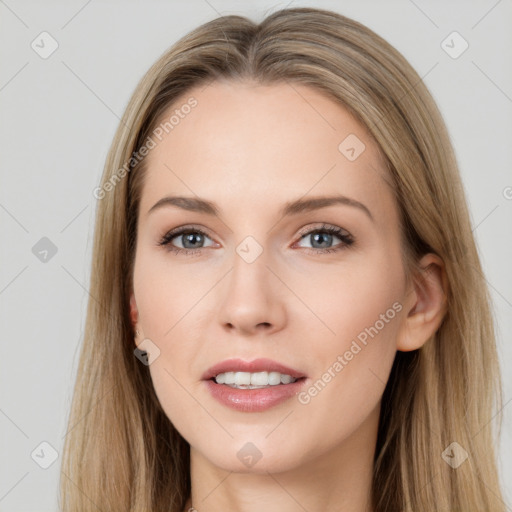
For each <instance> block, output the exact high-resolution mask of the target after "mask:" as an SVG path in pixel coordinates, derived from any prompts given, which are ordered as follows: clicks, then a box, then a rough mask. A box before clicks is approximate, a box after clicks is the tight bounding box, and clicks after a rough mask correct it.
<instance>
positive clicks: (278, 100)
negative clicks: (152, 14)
mask: <svg viewBox="0 0 512 512" xmlns="http://www.w3.org/2000/svg"><path fill="white" fill-rule="evenodd" d="M190 98H193V99H190ZM194 100H195V101H194ZM195 102H197V103H195ZM184 105H194V106H193V107H190V108H186V107H185V108H182V107H183V106H184ZM176 109H178V112H175V111H176ZM173 112H174V113H175V116H177V117H176V118H175V119H174V121H173V124H172V130H169V128H168V129H167V131H168V133H165V130H160V131H159V132H158V134H159V138H161V141H160V140H159V138H158V137H153V139H154V141H155V142H156V146H155V147H154V148H153V149H151V150H150V152H149V154H148V156H147V164H148V170H147V176H146V181H145V182H144V187H143V190H142V197H141V202H140V210H139V218H138V239H137V248H136V257H135V267H134V281H133V285H134V294H133V296H132V313H133V314H134V318H136V319H137V322H138V323H137V327H138V328H139V330H141V331H142V333H143V337H144V338H146V339H149V340H150V342H151V343H150V344H149V345H148V344H147V343H148V342H147V341H146V342H145V343H146V345H145V346H144V347H145V348H147V350H148V352H149V354H150V360H152V359H154V360H153V362H151V364H150V365H149V369H150V373H151V378H152V381H153V384H154V388H155V391H156V394H157V396H158V398H159V400H160V403H161V405H162V407H163V409H164V411H165V412H166V414H167V416H168V417H169V419H170V420H171V422H172V423H173V424H174V426H175V427H176V429H177V430H178V431H179V432H180V433H181V435H182V436H183V437H184V438H185V439H186V440H187V441H188V442H189V443H190V445H191V447H192V449H193V450H194V453H195V454H196V456H197V457H200V458H201V459H203V460H204V461H206V462H207V463H209V464H212V465H214V466H216V467H220V468H223V469H225V470H229V471H237V472H244V471H245V472H250V471H252V472H265V471H269V472H279V471H286V470H291V469H293V468H298V467H299V466H301V465H303V464H306V463H308V464H310V465H312V464H313V463H315V461H316V462H318V461H320V460H324V458H325V457H330V456H333V457H334V456H336V457H338V458H339V457H340V456H342V455H345V456H349V455H348V454H349V453H351V450H352V451H353V452H354V453H353V455H354V456H355V457H356V453H355V450H357V449H358V447H359V448H360V447H364V446H367V445H368V443H374V442H375V436H376V429H377V425H378V414H379V408H380V399H381V396H382V393H383V390H384V387H385V383H386V381H387V379H388V376H389V373H390V369H391V366H392V362H393V359H394V356H395V352H396V350H397V340H398V339H399V338H400V336H401V333H402V330H403V325H404V321H405V316H406V311H407V309H408V307H407V305H408V304H409V303H410V299H411V297H410V296H409V295H410V290H408V289H407V287H406V282H405V274H404V268H403V266H402V259H401V248H400V231H399V217H398V209H397V206H396V204H395V200H394V197H393V193H392V190H391V189H390V187H389V185H388V184H387V182H386V180H387V178H386V174H385V171H384V167H383V163H382V161H381V159H380V157H379V154H378V152H377V149H376V145H375V144H374V142H372V140H371V139H370V138H369V136H368V134H367V132H366V131H365V129H364V128H363V127H362V125H361V124H359V123H358V122H356V121H355V120H354V118H352V117H351V116H350V115H349V114H348V112H347V111H346V110H345V109H344V108H342V107H341V106H339V105H338V104H337V103H335V102H333V101H332V100H330V99H328V98H327V97H326V96H324V95H323V94H321V93H319V92H317V91H316V90H314V89H312V88H309V87H307V86H303V85H298V84H293V86H292V85H288V84H280V85H272V86H259V85H255V84H250V83H245V82H244V83H241V82H240V83H234V82H214V83H212V84H211V85H209V86H208V87H206V88H204V89H203V88H196V89H193V90H191V91H189V92H188V93H186V94H185V95H184V96H183V97H182V98H181V99H180V100H179V101H177V102H176V103H175V104H174V105H173V106H172V108H171V109H169V115H168V116H166V120H167V119H168V118H170V116H171V115H173ZM178 118H179V121H177V122H176V119H178ZM168 127H169V125H168ZM162 132H163V136H162ZM388 181H389V180H388ZM342 196H343V197H344V198H346V199H340V200H339V201H334V200H332V201H331V200H329V201H327V200H324V201H322V200H320V199H321V198H334V197H339V198H341V197H342ZM165 197H183V198H187V200H185V199H182V200H180V201H178V200H175V201H173V202H171V201H167V202H164V203H160V206H158V207H156V208H154V209H152V207H153V206H154V205H155V204H156V203H157V202H159V201H161V200H162V198H165ZM313 199H315V201H316V202H311V201H312V200H313ZM201 201H208V203H209V204H210V205H211V204H213V205H214V208H215V211H216V214H212V213H211V212H210V210H212V207H211V206H208V207H206V206H204V205H203V204H202V203H201ZM302 202H304V205H303V206H302V207H301V206H300V205H301V203H302ZM178 228H186V231H189V233H188V234H185V235H183V234H181V235H179V234H175V235H174V234H173V236H167V238H166V242H167V245H160V243H161V241H162V239H163V238H164V237H165V236H166V234H168V233H169V232H170V231H175V230H177V229H178ZM325 229H327V231H325ZM332 229H334V231H329V230H332ZM197 230H199V233H198V232H197ZM336 230H338V231H337V232H336ZM201 232H202V233H204V234H201ZM409 305H410V304H409ZM155 346H156V347H157V348H158V349H159V353H158V352H157V351H155ZM260 358H264V359H267V360H271V361H272V362H273V363H275V364H276V365H277V364H279V365H283V366H285V367H287V368H289V369H291V370H294V371H296V372H297V375H302V376H303V378H302V379H300V380H297V381H296V382H295V383H292V384H285V383H282V384H276V385H272V386H268V382H269V381H268V380H265V379H267V378H268V376H267V375H266V374H264V373H262V372H263V371H264V370H265V369H267V370H268V372H271V373H272V375H270V381H271V382H272V383H274V384H275V383H276V382H283V380H284V382H286V379H288V377H286V376H285V377H283V376H282V375H279V373H281V374H285V375H289V374H291V373H292V371H291V370H290V371H289V372H287V371H281V372H278V373H276V370H278V369H279V368H278V367H277V366H275V365H274V366H273V365H272V364H271V365H270V366H265V365H261V364H256V365H255V366H253V367H243V366H240V365H238V366H237V365H236V364H235V366H233V367H232V366H228V367H227V368H224V369H223V370H225V371H222V372H220V373H223V374H225V373H226V372H228V370H230V369H231V370H232V371H236V370H239V371H242V374H240V375H238V377H237V378H239V379H240V380H237V381H236V382H238V383H239V384H242V383H244V382H249V381H250V379H251V378H252V381H251V382H253V383H258V382H265V384H267V387H266V388H260V389H234V388H233V387H231V386H228V385H226V384H217V383H215V382H214V381H212V380H204V377H206V376H208V375H209V374H208V370H209V369H210V368H212V367H213V366H214V365H217V364H219V363H221V362H223V361H226V360H230V359H238V360H242V362H252V361H254V360H256V359H260ZM220 370H222V368H221V369H220ZM243 370H251V371H250V372H247V371H243ZM283 370H284V369H283ZM214 373H215V372H214ZM217 373H218V372H217ZM248 374H249V377H248ZM291 376H292V377H293V375H291ZM230 377H233V375H229V374H228V375H227V376H226V375H224V378H228V379H229V378H230ZM222 379H223V377H222V375H221V377H219V380H221V381H222ZM247 379H249V380H247ZM258 379H263V380H258ZM274 379H277V380H274ZM261 385H264V384H261ZM310 467H311V466H310Z"/></svg>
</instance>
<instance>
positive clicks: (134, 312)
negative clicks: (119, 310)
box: [130, 292, 139, 329]
mask: <svg viewBox="0 0 512 512" xmlns="http://www.w3.org/2000/svg"><path fill="white" fill-rule="evenodd" d="M130 318H131V321H132V326H133V328H134V329H135V326H136V325H137V322H138V320H139V312H138V310H137V304H136V302H135V295H134V293H133V292H132V293H131V295H130Z"/></svg>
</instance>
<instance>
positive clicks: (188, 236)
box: [158, 228, 210, 254]
mask: <svg viewBox="0 0 512 512" xmlns="http://www.w3.org/2000/svg"><path fill="white" fill-rule="evenodd" d="M175 238H178V239H179V240H181V244H182V245H183V247H181V248H180V247H176V246H174V245H172V243H171V242H172V241H173V240H174V239H175ZM205 238H210V237H209V236H208V235H207V234H206V233H205V232H204V231H202V230H200V229H198V228H178V229H176V230H173V231H169V233H167V234H165V235H164V236H163V238H162V240H160V242H159V244H158V245H161V246H165V247H167V248H168V249H169V250H171V251H173V252H176V253H181V252H185V253H189V254H192V253H193V254H195V253H196V252H197V251H199V250H200V249H203V248H204V247H196V246H197V245H199V244H201V243H204V239H205ZM185 246H188V247H185Z"/></svg>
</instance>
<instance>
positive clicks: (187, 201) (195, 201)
mask: <svg viewBox="0 0 512 512" xmlns="http://www.w3.org/2000/svg"><path fill="white" fill-rule="evenodd" d="M336 204H342V205H346V206H352V207H355V208H358V209H359V210H361V211H363V212H364V213H365V214H366V215H367V216H368V217H369V218H370V220H372V221H374V220H375V219H374V218H373V215H372V213H371V212H370V210H369V209H368V208H367V207H366V206H365V205H364V204H363V203H361V202H359V201H356V200H355V199H352V198H350V197H346V196H343V195H336V196H321V197H311V198H308V199H296V200H294V201H289V202H287V203H286V204H285V205H284V206H283V208H282V209H281V211H280V212H279V214H280V216H281V217H288V216H291V215H298V214H300V213H305V212H310V211H314V210H319V209H321V208H327V207H328V206H332V205H336ZM166 206H175V207H177V208H181V209H182V210H187V211H190V212H197V213H204V214H206V215H212V216H218V215H219V213H220V211H219V208H218V207H217V206H216V205H215V203H213V202H211V201H207V200H206V199H200V198H198V197H185V196H168V197H162V199H160V200H159V201H157V202H156V203H155V204H154V205H153V206H152V207H151V208H150V209H149V211H148V213H147V215H149V214H150V213H151V212H154V211H155V210H157V209H159V208H163V207H166Z"/></svg>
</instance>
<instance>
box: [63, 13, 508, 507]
mask: <svg viewBox="0 0 512 512" xmlns="http://www.w3.org/2000/svg"><path fill="white" fill-rule="evenodd" d="M219 78H223V79H231V80H244V79H248V80H254V81H256V82H257V83H261V84H272V83H278V82H282V81H286V82H288V83H291V84H292V83H301V84H306V85H309V86H311V87H313V88H316V89H317V90H319V91H321V92H323V93H325V94H326V95H328V96H329V97H330V98H332V99H333V100H334V101H337V102H339V103H340V104H342V105H343V106H345V107H346V108H347V109H348V110H349V111H350V112H351V113H352V114H353V115H354V116H355V117H356V118H357V119H358V120H359V121H360V122H362V123H363V124H364V125H366V127H367V128H368V130H369V132H370V133H371V136H372V137H373V138H374V139H375V141H376V142H377V144H378V146H379V147H380V149H381V150H382V153H383V155H384V156H385V162H386V165H387V168H388V174H389V177H390V178H389V179H390V182H391V183H392V185H393V188H394V191H395V194H396V200H397V204H398V206H399V209H400V213H401V230H402V234H403V240H404V261H406V262H407V269H408V272H409V271H410V272H411V275H412V272H413V271H414V269H415V262H417V261H418V259H419V257H420V256H421V255H422V254H424V253H426V252H434V253H436V254H437V255H439V256H440V257H441V258H442V259H443V261H444V263H445V269H446V274H447V279H448V285H449V287H448V290H447V291H446V293H447V307H448V309H447V314H446V316H445V318H444V320H443V323H442V324H441V326H440V328H439V329H438V331H437V332H436V334H435V335H434V336H433V337H432V338H431V339H430V340H428V341H427V343H426V344H425V345H424V346H423V347H422V348H421V349H419V350H416V351H413V352H407V353H404V352H397V355H396V359H395V363H394V365H393V368H392V371H391V376H390V379H389V382H388V384H387V387H386V389H385V391H384V395H383V400H382V410H381V417H380V423H379V434H378V440H377V446H376V454H375V464H374V478H373V486H372V496H373V506H374V510H376V511H392V512H397V511H399V510H403V511H407V512H412V511H414V512H422V511H424V512H427V511H428V512H431V511H432V510H450V511H471V512H473V511H476V510H485V511H491V510H492V511H503V510H504V507H505V506H504V503H503V502H502V499H501V492H500V482H499V477H498V474H497V469H496V460H495V451H496V446H495V444H494V443H495V442H496V441H497V439H499V431H495V430H494V429H493V425H494V423H493V421H491V420H492V419H493V417H494V415H495V413H496V411H497V410H499V408H500V403H501V381H500V374H499V367H498V361H497V355H496V347H495V333H494V327H493V317H492V314H491V309H490V297H489V292H488V289H487V286H486V283H485V279H484V277H483V274H482V268H481V265H480V261H479V256H478V253H477V249H476V246H475V242H474V239H473V235H472V232H471V225H470V220H469V214H468V209H467V205H466V201H465V197H464V191H463V186H462V184H461V180H460V176H459V171H458V168H457V163H456V160H455V157H454V153H453V150H452V147H451V143H450V140H449V136H448V134H447V130H446V127H445V124H444V122H443V120H442V118H441V115H440V113H439V111H438V109H437V107H436V105H435V103H434V101H433V99H432V97H431V95H430V93H429V92H428V90H427V88H426V87H425V85H424V84H423V82H422V81H421V79H420V77H419V76H418V74H417V73H416V72H415V71H414V70H413V68H412V67H411V65H410V64H409V63H408V62H407V61H406V60H405V59H404V57H403V56H402V55H401V54H400V53H399V52H398V51H397V50H395V49H394V48H393V47H392V46H390V45H389V44H388V43H387V42H386V41H385V40H383V39H382V38H381V37H379V36H378V35H376V34H375V33H374V32H372V31H371V30H369V29H368V28H366V27H365V26H363V25H361V24H360V23H357V22H355V21H353V20H351V19H349V18H346V17H344V16H341V15H339V14H337V13H334V12H330V11H326V10H321V9H312V8H295V9H284V10H280V11H278V12H275V13H274V14H272V15H270V16H268V17H267V18H266V19H264V20H263V21H262V22H261V23H260V24H255V23H253V22H252V21H250V20H248V19H247V18H243V17H240V16H224V17H221V18H218V19H216V20H213V21H211V22H208V23H206V24H204V25H202V26H200V27H199V28H197V29H195V30H194V31H192V32H191V33H189V34H188V35H186V36H185V37H183V38H182V39H181V40H180V41H178V42H177V43H176V44H175V45H174V46H173V47H172V48H170V49H169V50H168V51H167V52H166V53H165V54H164V55H162V56H161V57H160V59H159V60H158V61H157V62H156V63H155V64H154V65H153V66H152V67H151V68H150V70H149V71H148V72H147V74H146V75H145V76H144V77H143V78H142V80H141V81H140V83H139V84H138V86H137V88H136V90H135V92H134V94H133V96H132V97H131V99H130V102H129V104H128V106H127V108H126V111H125V113H124V116H123V118H122V122H121V123H120V125H119V128H118V130H117V133H116V135H115V138H114V141H113V143H112V146H111V149H110V152H109V154H108V157H107V161H106V164H105V169H104V173H103V178H102V182H101V186H100V187H98V189H97V190H96V191H95V197H97V198H98V204H97V212H96V226H95V236H94V247H93V262H92V275H91V282H90V289H89V293H90V299H89V303H88V309H87V320H86V327H85V333H84V340H83V346H82V351H81V354H80V361H79V367H78V374H77V380H76V384H75V388H74V394H73V401H72V407H71V412H70V417H69V427H68V433H67V435H66V438H65V445H64V452H63V463H62V474H61V488H60V490H61V496H60V498H61V506H62V507H63V510H65V511H81V512H84V511H88V510H91V511H95V510H97V509H98V508H99V509H101V510H105V511H107V510H115V511H121V510H122V511H142V510H148V511H149V510H151V511H153V512H157V511H160V510H162V511H164V510H165V511H172V512H182V510H183V507H184V506H185V503H186V500H187V498H188V497H189V495H190V466H189V446H188V443H187V442H186V441H185V440H184V439H183V438H182V437H181V435H180V434H179V433H178V432H177V431H176V430H175V428H174V427H173V425H172V424H171V422H170V421H169V419H168V418H167V417H166V415H165V413H164V411H163V410H162V407H161V406H160V404H159V402H158V400H157V397H156V395H155V392H154V389H153V386H152V382H151V378H150V374H149V371H148V368H147V366H145V365H143V364H141V362H140V361H139V360H138V359H137V358H136V357H134V348H135V345H134V341H133V335H134V333H133V328H132V324H131V320H130V316H129V295H130V292H131V290H132V272H133V261H134V249H135V243H136V236H137V233H136V219H137V213H138V205H139V201H140V194H141V189H142V185H143V178H144V171H145V166H144V162H145V160H144V159H143V158H141V157H140V154H139V152H140V149H141V147H142V146H143V145H144V144H145V143H146V141H148V140H149V139H148V137H151V134H152V133H153V132H154V130H155V127H156V126H157V122H158V121H159V120H160V119H161V118H162V115H163V114H164V113H165V112H166V110H167V109H168V108H169V106H170V105H171V104H172V103H173V102H174V101H175V100H176V99H177V98H178V97H183V96H182V95H183V94H184V93H186V92H187V91H188V90H190V88H191V87H194V86H197V85H200V84H203V83H204V84H205V85H206V84H207V83H208V82H211V81H213V80H215V79H219ZM185 96H186V95H185ZM141 153H142V152H141ZM408 275H409V273H408ZM453 442H456V443H458V445H460V446H457V445H452V443H453ZM450 445H451V446H450ZM454 446H455V448H454ZM447 448H448V452H446V451H445V450H446V449H447ZM454 449H455V450H458V452H457V453H458V454H459V455H460V454H461V453H465V452H467V454H468V458H467V460H465V461H464V462H463V463H462V464H460V466H458V467H456V468H455V467H452V466H453V465H452V464H449V463H448V462H449V459H448V462H447V457H446V453H448V457H450V456H452V457H453V450H454ZM461 450H464V452H462V451H461ZM443 453H444V455H443Z"/></svg>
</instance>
